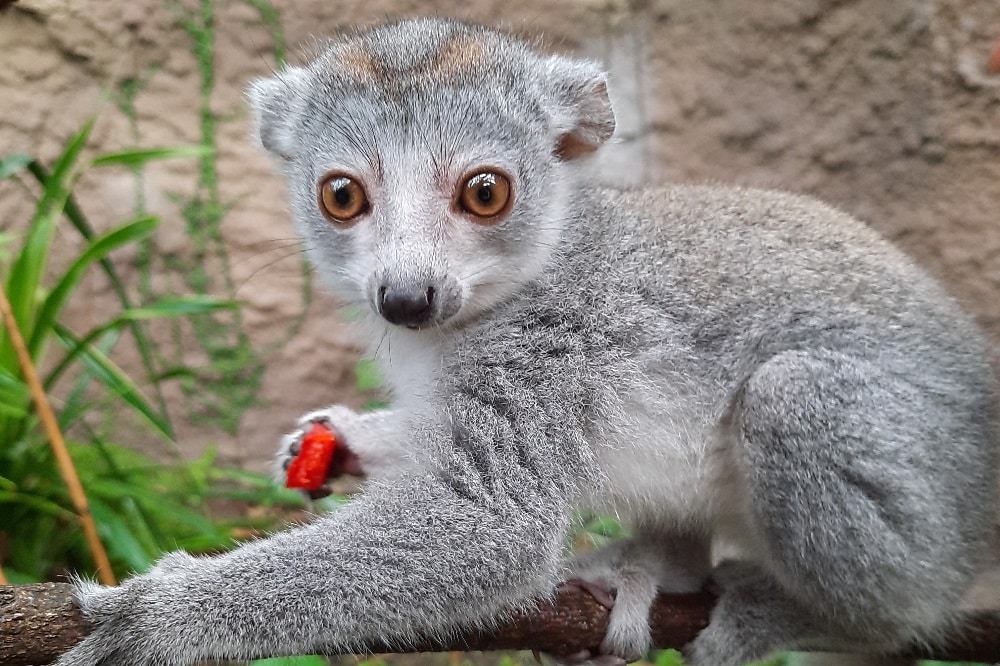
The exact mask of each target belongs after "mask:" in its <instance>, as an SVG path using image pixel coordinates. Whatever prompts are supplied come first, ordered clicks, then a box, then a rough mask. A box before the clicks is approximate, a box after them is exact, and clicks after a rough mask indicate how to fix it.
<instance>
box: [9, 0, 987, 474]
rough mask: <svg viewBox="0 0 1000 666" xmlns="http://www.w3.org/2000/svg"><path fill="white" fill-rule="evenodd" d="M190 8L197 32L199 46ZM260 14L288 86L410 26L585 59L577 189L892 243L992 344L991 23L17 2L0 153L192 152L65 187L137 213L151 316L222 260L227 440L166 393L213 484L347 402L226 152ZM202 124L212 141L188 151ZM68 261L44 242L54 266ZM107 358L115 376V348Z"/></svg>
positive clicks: (876, 12) (243, 160)
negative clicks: (213, 468) (418, 21)
mask: <svg viewBox="0 0 1000 666" xmlns="http://www.w3.org/2000/svg"><path fill="white" fill-rule="evenodd" d="M209 8H211V10H212V11H211V17H212V24H211V30H204V29H199V26H200V27H201V28H204V24H203V23H202V21H203V20H204V18H205V16H207V15H203V14H200V13H199V12H200V11H201V10H203V9H209ZM262 8H263V10H264V11H263V12H262ZM269 8H273V9H274V10H275V12H276V16H277V19H278V23H277V25H280V29H281V30H280V35H281V36H282V38H283V40H284V43H287V44H288V45H290V48H289V51H290V53H291V55H290V59H291V60H293V61H294V60H296V59H297V55H296V54H297V53H298V52H299V50H300V47H302V46H304V45H307V44H308V43H309V42H310V41H311V40H312V39H313V37H314V36H319V35H324V34H329V33H334V32H336V31H338V30H340V29H342V28H344V27H346V26H351V25H355V24H358V23H368V22H371V21H375V20H381V19H383V18H385V17H398V16H405V15H415V14H421V15H425V14H441V15H451V16H456V17H460V18H466V19H472V20H476V21H481V22H487V23H493V24H501V25H503V26H506V27H508V28H511V29H513V30H516V31H519V32H523V33H526V34H529V35H544V36H545V39H546V41H547V42H548V43H550V44H551V45H552V47H553V48H554V49H557V50H563V51H567V52H576V53H581V54H585V55H587V56H590V57H593V58H597V59H600V60H602V61H604V62H605V63H606V64H607V66H608V68H609V69H610V71H611V74H612V82H613V89H612V93H613V97H614V99H615V103H616V107H617V111H618V115H619V131H618V141H617V143H616V145H615V146H614V147H613V148H612V149H611V150H609V151H608V152H607V154H605V155H604V156H602V157H601V162H600V164H599V168H600V171H601V174H602V178H604V179H605V180H607V181H608V182H612V183H620V184H625V185H636V184H641V183H644V182H655V181H662V180H666V179H670V180H682V181H727V182H734V183H741V184H748V185H760V186H767V187H779V188H783V189H787V190H792V191H796V192H803V193H808V194H812V195H816V196H818V197H821V198H823V199H825V200H827V201H830V202H832V203H833V204H836V205H838V206H840V207H842V208H844V209H846V210H848V211H850V212H852V213H854V214H856V215H858V216H860V217H862V218H864V219H866V220H868V221H870V223H871V224H872V225H873V226H875V227H877V228H878V229H879V230H881V231H882V232H883V233H885V234H886V235H887V236H889V237H890V238H892V239H894V240H896V241H897V242H898V243H900V244H901V245H902V246H903V247H904V248H905V249H906V250H907V251H909V252H910V253H911V254H912V255H913V256H914V257H916V259H917V260H918V261H919V262H920V263H922V264H923V265H925V266H926V267H927V268H928V269H929V270H930V271H931V272H932V273H934V274H936V275H938V276H940V277H941V278H942V279H943V280H944V281H945V282H946V283H947V284H948V286H949V287H950V289H951V290H952V292H953V293H954V294H955V295H956V296H957V297H958V298H959V299H961V300H962V301H963V302H964V303H965V304H966V305H967V307H968V308H969V310H970V311H972V312H973V313H974V314H975V315H976V317H977V319H978V320H979V322H980V323H981V325H982V326H983V327H984V328H985V329H986V330H987V331H988V332H989V333H990V334H991V335H992V336H993V339H994V340H995V341H997V342H998V343H1000V297H998V294H1000V212H998V211H1000V127H998V123H1000V76H996V75H993V76H991V75H988V74H986V73H985V68H984V65H985V62H986V59H987V56H988V54H989V52H990V49H991V48H992V46H993V44H994V43H995V42H996V40H997V39H998V38H1000V11H997V5H996V3H995V0H966V1H963V2H953V1H948V0H905V1H901V0H870V1H868V2H862V1H860V0H855V1H844V0H837V1H834V0H814V1H811V2H810V1H805V2H803V1H801V0H777V1H774V2H756V3H751V2H745V1H739V0H713V1H712V2H704V1H703V0H648V1H642V0H635V1H633V2H628V1H626V0H558V1H552V2H544V3H537V2H529V1H527V0H505V1H503V2H501V1H499V0H485V1H481V2H476V3H457V2H446V1H444V0H438V1H435V2H406V1H399V2H391V1H388V0H366V1H365V2H360V1H358V0H344V1H342V2H329V1H328V0H288V1H287V2H281V1H280V0H273V2H272V3H267V2H262V1H261V0H255V1H251V0H216V1H215V2H214V3H212V2H208V1H207V0H202V2H201V4H200V5H198V4H196V3H195V2H194V0H185V1H183V2H173V1H172V0H132V1H131V2H127V3H125V2H121V3H118V2H114V3H112V2H106V1H104V0H21V1H20V2H18V3H16V4H14V5H13V7H11V8H9V9H7V10H6V11H4V12H3V13H0V44H2V45H3V46H2V53H3V56H2V57H0V62H2V63H3V66H2V67H0V153H10V152H23V153H28V154H31V155H36V156H39V157H41V158H42V159H44V160H51V159H52V158H53V157H54V156H55V155H56V154H58V150H59V148H60V146H61V144H62V143H63V141H65V139H66V137H68V136H69V135H70V134H71V133H72V132H74V131H75V130H77V129H78V128H79V127H80V126H81V124H82V123H83V122H84V120H85V118H86V117H88V116H89V115H91V114H96V115H97V124H96V127H95V130H94V133H93V136H92V139H91V141H90V143H89V145H88V153H89V154H98V153H102V152H107V151H112V150H117V149H121V148H123V147H127V146H132V145H136V144H138V145H142V146H162V145H171V146H172V145H190V144H195V143H198V142H199V141H202V140H203V135H202V132H207V134H206V135H205V136H207V137H209V138H210V139H211V141H212V142H214V145H215V146H216V148H217V153H216V155H215V157H214V158H212V160H211V164H212V167H213V169H214V172H213V173H212V174H210V175H211V181H210V183H209V185H206V184H205V183H206V181H204V180H202V185H201V188H200V189H199V185H198V183H199V178H200V177H203V175H204V174H202V175H201V176H200V175H199V173H200V172H199V171H198V163H197V161H196V160H193V159H186V160H174V161H168V162H162V163H156V164H152V165H150V166H149V167H147V168H146V169H145V170H144V171H143V173H142V174H141V177H139V178H137V177H136V175H135V174H133V173H131V172H129V171H128V170H123V169H119V170H100V171H88V172H86V173H85V174H84V175H83V177H82V179H81V181H80V183H79V187H78V189H77V194H78V197H79V200H80V203H81V206H82V207H83V209H84V210H85V212H86V213H87V215H88V216H89V218H90V219H91V220H92V221H93V222H94V223H95V224H96V225H97V226H99V227H101V228H108V227H110V226H111V225H112V224H115V223H121V222H122V221H124V220H126V219H127V218H128V217H129V216H130V215H131V214H132V212H133V211H134V210H135V209H136V207H137V206H142V207H144V208H145V209H148V210H150V211H152V212H156V213H157V214H160V215H162V217H163V222H162V224H161V228H160V229H159V230H158V234H157V237H156V244H155V248H154V249H155V256H154V257H153V258H152V260H150V261H151V265H152V266H153V268H154V269H157V267H162V268H163V270H162V271H160V270H153V271H151V272H147V273H144V274H142V275H140V272H139V271H138V269H136V268H134V267H135V265H136V263H137V262H138V261H139V259H140V258H139V257H138V256H137V255H136V253H135V252H134V251H126V252H121V253H119V254H117V255H115V257H114V260H115V262H116V265H117V266H119V268H120V270H122V271H123V272H125V273H126V274H127V275H129V276H131V279H134V280H135V283H136V284H138V283H139V282H140V281H142V280H145V281H146V283H147V289H151V290H153V291H156V292H157V293H166V292H168V291H171V290H174V291H178V292H185V291H190V290H191V281H190V278H191V275H189V274H185V272H186V271H187V272H190V271H191V270H193V269H191V268H190V267H191V266H193V265H194V264H193V263H192V261H193V260H197V259H198V251H197V250H196V249H195V248H193V247H192V245H193V242H192V236H193V234H202V235H204V234H206V233H207V234H208V236H212V234H216V235H217V240H221V247H224V248H225V252H226V253H227V255H226V256H225V257H224V258H223V257H221V256H220V255H219V254H218V253H217V252H216V251H215V250H211V249H210V251H208V252H207V253H206V256H205V258H204V259H202V260H199V261H200V262H201V263H202V264H203V265H205V266H206V267H207V269H208V271H209V276H208V278H207V279H208V282H207V284H208V285H209V286H210V287H211V288H212V289H213V290H214V291H216V292H217V293H220V294H226V293H228V292H227V290H228V289H229V288H230V286H231V288H232V290H233V291H234V292H235V295H236V296H237V297H238V298H239V299H240V300H241V301H243V302H244V304H245V308H244V310H243V314H242V319H241V320H240V321H229V322H226V323H225V326H226V327H227V328H225V330H223V331H222V332H221V333H218V332H217V333H218V338H217V339H216V342H217V343H219V342H220V341H221V343H225V342H226V340H230V341H232V346H233V347H234V348H235V347H236V346H238V345H244V346H243V349H244V350H250V351H249V353H251V356H252V358H251V360H250V361H248V362H247V363H248V366H249V365H252V364H256V365H255V366H254V367H257V368H259V373H256V374H254V373H249V374H247V375H241V374H240V373H235V374H231V375H224V374H223V375H222V376H221V377H220V378H217V380H218V382H220V385H219V386H217V387H216V389H215V390H217V391H218V396H216V397H213V398H212V401H215V402H216V403H217V404H215V407H214V408H215V409H216V410H218V409H223V410H225V409H226V405H227V404H229V403H226V400H232V403H231V404H232V405H233V416H234V418H233V419H232V420H231V421H230V422H229V423H228V425H227V424H225V423H221V422H220V421H219V420H218V419H215V420H212V419H208V420H207V421H208V422H207V424H206V423H205V421H206V419H205V418H201V419H199V418H197V417H198V416H202V417H204V416H205V415H204V414H199V404H198V403H199V399H198V397H197V395H198V394H197V393H196V392H195V393H188V394H185V393H184V392H183V391H182V390H181V388H180V385H179V383H176V382H175V383H172V384H169V385H168V392H167V398H168V402H169V403H170V405H171V409H172V410H173V411H174V412H175V413H174V417H175V419H176V422H177V424H178V426H179V430H178V440H179V443H180V445H181V447H182V449H183V450H184V451H185V452H186V453H188V454H189V455H195V454H196V453H198V452H199V451H200V450H201V449H202V448H203V447H204V446H206V445H207V444H211V443H218V444H219V445H220V447H221V452H222V454H223V457H224V458H225V459H226V460H229V461H233V462H238V463H240V464H244V465H246V466H247V467H249V468H251V469H255V470H260V469H263V468H264V465H265V461H266V460H267V458H268V457H269V456H270V455H271V452H272V450H273V448H274V446H275V443H276V441H277V439H278V437H279V436H280V434H281V433H282V432H284V431H285V430H287V429H288V428H289V427H290V426H291V424H292V423H293V421H294V419H295V418H296V416H297V415H298V414H300V413H302V412H303V411H305V410H307V409H311V408H313V407H316V406H320V405H324V404H328V403H331V402H335V401H338V402H347V403H350V404H354V405H358V404H360V403H361V402H362V401H363V400H364V399H365V397H366V396H364V395H361V394H359V393H358V392H357V391H356V390H355V378H354V376H353V359H354V357H355V351H354V350H352V349H350V348H349V346H348V345H347V343H346V341H345V338H344V336H343V334H342V333H341V331H340V330H339V328H338V324H337V318H336V317H335V316H333V315H332V314H331V308H332V304H331V302H330V301H329V300H328V299H327V298H326V297H325V296H323V295H322V294H319V293H314V294H313V295H312V297H311V299H305V298H304V297H303V294H302V289H303V279H304V278H303V272H302V270H301V267H300V264H299V261H298V256H299V255H298V251H297V248H296V247H295V245H294V242H293V241H292V230H291V226H290V224H289V221H288V219H287V212H286V204H285V194H284V189H283V183H282V182H281V181H280V180H279V178H278V177H276V175H275V174H274V173H273V171H272V169H271V166H270V164H269V163H268V161H267V160H266V159H265V157H264V155H263V154H262V152H261V151H260V150H259V149H258V148H256V147H255V146H254V145H253V142H252V141H251V140H250V138H249V130H248V127H247V112H246V108H245V105H244V101H243V98H242V92H243V90H244V87H245V85H246V83H247V81H249V80H250V79H253V78H254V77H258V76H262V75H266V74H268V72H269V71H270V70H271V69H272V68H273V67H275V66H276V65H275V43H276V42H275V36H276V34H279V33H277V32H276V31H275V29H274V26H273V25H272V26H270V27H269V26H268V25H267V23H266V22H265V21H264V20H263V18H267V17H268V16H269V15H268V14H267V11H266V10H268V9H269ZM185 22H187V27H188V29H185ZM209 37H210V38H211V39H210V43H209ZM198 40H200V44H201V48H202V50H201V51H199V50H198V47H196V42H197V41H198ZM278 44H279V46H280V44H281V41H280V40H279V42H278ZM206 54H210V56H211V59H210V62H209V59H208V57H207V55H206ZM206 63H208V64H209V65H210V67H209V69H204V68H203V66H204V65H206ZM209 73H210V74H211V76H212V79H211V87H210V88H209V87H207V86H206V82H207V81H208V79H207V78H206V76H207V75H208V74H209ZM130 91H134V94H132V95H130V94H129V93H130ZM203 99H204V101H205V103H206V104H207V105H208V107H207V108H208V109H209V110H210V111H211V112H213V114H214V116H215V118H216V120H215V122H214V124H212V125H211V127H208V128H207V129H206V127H205V125H204V123H203V122H202V118H201V116H200V108H201V106H200V105H201V103H202V101H203ZM31 195H32V189H31V184H30V183H29V182H28V181H26V180H18V181H6V182H3V183H0V227H2V229H3V230H18V229H23V226H24V224H25V223H26V221H27V219H28V218H29V216H30V210H31V201H32V197H31ZM199 196H200V197H201V203H202V204H204V198H205V197H209V198H211V197H216V198H217V199H218V201H220V202H222V203H224V204H226V206H227V208H226V209H225V211H224V212H223V213H222V214H221V215H217V216H215V217H211V216H210V218H211V225H210V226H211V228H207V229H206V228H203V227H200V226H198V225H199V220H200V219H203V218H199V217H197V216H193V217H192V216H191V215H190V210H189V211H188V213H189V215H188V218H187V219H185V217H184V215H183V214H182V213H183V211H184V209H185V205H187V204H190V203H191V202H192V201H197V200H198V197H199ZM203 208H204V207H203ZM203 212H204V211H203ZM19 225H20V226H19ZM192 225H193V226H192ZM199 237H200V236H199ZM206 242H212V238H208V240H206ZM78 246H79V242H78V240H77V239H76V238H75V235H74V234H73V233H72V232H70V231H65V232H63V233H61V234H60V236H59V238H58V239H57V248H56V251H55V252H54V254H53V265H54V266H58V265H59V261H60V258H63V260H64V258H65V257H66V256H69V254H68V253H70V252H72V250H73V249H74V248H75V247H78ZM211 247H213V248H214V247H215V246H211ZM147 260H149V259H148V258H147ZM185 267H188V269H185ZM227 271H228V272H229V275H230V282H231V285H229V286H227V284H226V280H225V279H223V278H224V274H225V273H226V272H227ZM109 295H110V292H109V286H108V284H107V282H106V280H104V279H103V278H102V276H100V275H98V274H95V275H94V276H92V277H91V278H89V279H88V281H87V282H86V284H85V291H84V292H82V293H81V294H79V296H81V297H82V298H78V299H77V300H76V301H75V302H74V304H73V307H72V310H71V319H70V321H71V323H72V325H73V327H74V328H76V329H77V330H80V331H83V330H86V329H88V328H89V327H90V326H91V325H94V324H95V323H97V322H99V321H101V320H102V318H103V317H106V316H107V314H108V313H109V312H111V311H112V310H113V300H111V299H110V298H109ZM300 317H301V321H300ZM299 323H300V324H301V325H300V326H298V324H299ZM237 328H238V330H240V331H243V332H244V333H245V335H246V338H245V339H244V340H243V341H242V342H241V341H240V340H239V339H238V335H237V333H235V332H234V331H235V330H236V329H237ZM153 334H154V336H156V337H157V339H158V340H161V341H162V342H163V343H164V344H165V345H169V344H174V345H178V344H179V347H178V349H179V350H180V351H179V353H180V355H181V357H182V358H183V359H184V360H185V361H187V362H191V363H196V364H197V363H202V362H207V361H208V360H209V359H210V358H216V360H218V357H219V355H220V350H219V348H218V347H219V346H220V345H219V344H216V345H215V346H214V347H213V346H212V345H211V344H203V341H199V337H198V335H196V334H195V332H193V331H191V330H182V331H180V332H178V331H172V330H171V329H170V328H169V327H159V328H158V327H155V326H154V327H153ZM227 336H229V337H227ZM178 341H179V343H178ZM221 346H222V347H225V344H221ZM998 348H1000V345H998ZM116 351H117V354H118V355H117V358H119V359H120V360H121V361H122V362H123V363H124V364H125V365H126V366H128V365H129V363H130V361H129V358H130V357H131V356H132V353H131V352H130V350H129V342H128V340H123V341H122V342H121V343H120V344H119V349H118V350H116ZM213 355H214V356H213ZM251 361H252V363H251ZM257 381H259V386H257V385H256V384H255V382H257ZM241 382H245V385H244V384H241ZM227 386H228V389H227V388H226V387H227ZM220 387H221V388H220ZM255 387H256V388H255ZM240 388H247V391H244V393H243V394H241V395H242V398H243V399H246V400H251V401H252V405H251V406H248V407H246V408H245V410H244V408H243V407H241V406H240V404H239V400H238V399H236V398H234V397H233V395H234V394H233V393H232V392H231V393H226V390H230V391H235V390H236V389H240ZM206 395H207V394H206ZM213 395H215V394H213ZM206 402H208V399H207V398H206ZM199 421H201V422H199Z"/></svg>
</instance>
